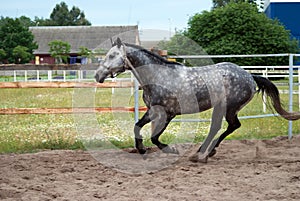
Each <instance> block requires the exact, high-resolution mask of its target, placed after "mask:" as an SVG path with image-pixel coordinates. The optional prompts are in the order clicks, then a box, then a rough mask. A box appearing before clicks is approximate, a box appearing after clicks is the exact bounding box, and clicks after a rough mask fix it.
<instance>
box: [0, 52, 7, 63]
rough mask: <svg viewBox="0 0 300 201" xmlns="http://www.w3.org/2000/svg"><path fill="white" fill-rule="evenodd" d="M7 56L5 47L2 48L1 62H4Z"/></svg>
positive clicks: (0, 53)
mask: <svg viewBox="0 0 300 201" xmlns="http://www.w3.org/2000/svg"><path fill="white" fill-rule="evenodd" d="M5 58H6V52H5V50H4V49H0V63H4V62H5Z"/></svg>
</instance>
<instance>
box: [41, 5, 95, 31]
mask: <svg viewBox="0 0 300 201" xmlns="http://www.w3.org/2000/svg"><path fill="white" fill-rule="evenodd" d="M35 22H36V25H38V26H80V25H91V23H90V22H89V21H88V20H87V19H86V18H85V14H84V12H83V11H81V10H80V9H79V8H78V7H75V6H73V7H72V9H71V10H69V8H68V5H67V4H66V3H65V2H61V3H60V4H56V6H55V7H54V9H53V10H52V13H51V14H50V19H43V18H38V17H35Z"/></svg>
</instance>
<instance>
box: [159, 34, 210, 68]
mask: <svg viewBox="0 0 300 201" xmlns="http://www.w3.org/2000/svg"><path fill="white" fill-rule="evenodd" d="M158 48H159V49H163V50H167V51H168V55H207V53H206V52H205V50H204V49H203V48H202V47H201V46H199V45H198V44H197V43H196V42H195V41H193V40H191V39H189V38H188V37H186V36H184V34H183V33H182V32H177V33H176V34H175V35H174V36H173V37H172V38H171V40H169V41H160V42H159V44H158ZM177 61H178V62H183V63H185V65H187V66H204V65H209V64H213V62H212V60H211V59H185V60H184V61H183V60H181V59H177Z"/></svg>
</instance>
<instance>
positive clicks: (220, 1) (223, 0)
mask: <svg viewBox="0 0 300 201" xmlns="http://www.w3.org/2000/svg"><path fill="white" fill-rule="evenodd" d="M257 1H258V0H213V9H214V8H219V7H224V6H226V5H227V4H229V3H243V2H247V3H254V4H255V3H257Z"/></svg>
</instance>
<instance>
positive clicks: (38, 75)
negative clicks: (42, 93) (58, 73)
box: [36, 70, 40, 82]
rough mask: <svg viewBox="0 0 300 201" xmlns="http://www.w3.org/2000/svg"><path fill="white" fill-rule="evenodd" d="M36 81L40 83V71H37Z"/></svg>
mask: <svg viewBox="0 0 300 201" xmlns="http://www.w3.org/2000/svg"><path fill="white" fill-rule="evenodd" d="M36 81H37V82H39V81H40V71H39V70H36Z"/></svg>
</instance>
